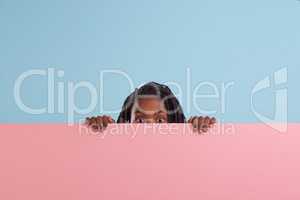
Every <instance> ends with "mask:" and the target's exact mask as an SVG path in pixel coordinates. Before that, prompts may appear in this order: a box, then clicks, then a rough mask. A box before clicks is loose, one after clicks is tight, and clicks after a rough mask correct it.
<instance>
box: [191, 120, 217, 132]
mask: <svg viewBox="0 0 300 200" xmlns="http://www.w3.org/2000/svg"><path fill="white" fill-rule="evenodd" d="M188 123H191V124H192V126H193V131H194V132H198V133H205V132H207V131H208V129H209V128H211V127H212V126H213V125H214V124H215V123H216V118H214V117H201V116H200V117H198V116H195V117H191V118H190V119H189V120H188Z"/></svg>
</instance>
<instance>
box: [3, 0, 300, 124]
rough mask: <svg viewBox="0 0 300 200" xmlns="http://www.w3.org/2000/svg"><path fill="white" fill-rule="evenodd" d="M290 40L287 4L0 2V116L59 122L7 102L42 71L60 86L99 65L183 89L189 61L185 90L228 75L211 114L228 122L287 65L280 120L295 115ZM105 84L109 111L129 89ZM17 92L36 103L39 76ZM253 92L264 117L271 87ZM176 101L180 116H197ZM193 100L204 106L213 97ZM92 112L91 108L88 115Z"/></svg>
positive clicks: (296, 60) (291, 5)
mask: <svg viewBox="0 0 300 200" xmlns="http://www.w3.org/2000/svg"><path fill="white" fill-rule="evenodd" d="M299 36H300V2H299V1H297V0H264V1H261V0H251V1H240V0H227V1H224V0H222V1H221V0H217V1H211V0H197V1H196V0H195V1H191V0H187V1H175V0H164V1H161V0H152V1H143V0H133V1H126V0H118V1H116V0H99V1H89V0H87V1H66V0H52V1H38V0H27V1H25V0H24V1H22V0H21V1H15V0H0V67H1V73H0V80H1V84H0V91H1V99H0V102H1V105H0V112H1V114H0V122H2V123H6V122H22V123H23V122H65V121H66V114H58V113H56V114H42V115H30V114H27V113H24V112H23V111H22V110H20V109H19V108H18V107H17V105H16V103H15V101H14V97H13V87H14V81H15V80H16V78H17V77H18V76H19V75H20V74H21V73H23V72H24V71H27V70H29V69H47V68H48V67H53V68H55V69H57V70H58V69H61V70H64V72H65V76H64V78H63V79H60V81H64V82H65V83H67V82H68V81H73V82H75V83H76V81H81V80H86V81H90V82H91V83H93V84H95V85H97V84H98V80H99V71H101V70H103V69H120V70H123V71H124V72H126V73H127V74H128V75H129V76H130V77H131V78H132V79H133V81H134V83H135V84H136V86H137V85H139V84H141V83H143V82H147V81H158V82H166V81H173V82H177V83H179V84H181V85H182V87H183V89H184V87H185V86H186V75H185V73H186V68H187V67H189V68H190V71H191V78H192V82H191V83H192V84H191V85H192V87H195V86H196V85H197V83H199V82H201V81H211V82H214V83H215V84H216V85H217V86H220V84H221V83H222V82H230V81H234V86H233V87H232V88H231V89H229V90H228V97H227V101H226V102H227V103H226V108H227V110H226V112H225V113H220V112H219V111H218V112H217V113H216V114H215V116H217V117H218V118H220V119H222V120H224V121H235V122H243V121H245V122H255V121H257V119H256V118H255V116H254V114H253V113H252V112H251V109H250V92H251V90H252V88H253V86H254V85H255V84H256V83H257V81H259V80H261V79H263V78H265V77H266V76H268V75H272V74H273V72H275V71H276V70H278V69H281V68H282V67H288V76H289V77H288V92H289V95H288V98H289V112H288V117H289V121H291V122H293V121H300V120H299V119H300V106H299V102H300V92H299V91H300V90H299V86H300V84H299V83H300V81H299V75H300V39H299ZM105 84H106V86H105V87H106V91H109V92H105V97H104V99H105V102H104V105H105V107H106V108H107V109H109V108H119V107H120V106H121V104H122V103H123V101H124V99H125V97H126V95H128V93H129V92H130V91H129V87H128V84H127V81H126V80H125V79H124V78H122V77H120V76H110V77H107V80H105ZM174 92H176V91H174ZM183 92H185V91H183ZM22 97H23V99H24V102H26V104H30V105H32V106H40V105H45V104H46V101H47V87H46V79H45V78H44V77H35V78H33V79H31V80H28V81H27V82H26V83H24V86H23V89H22ZM257 98H258V99H257V102H258V104H257V109H258V110H260V111H261V112H264V113H268V114H269V115H272V110H273V107H274V90H269V91H266V93H265V94H262V95H258V97H257ZM76 102H77V104H78V105H80V106H82V107H85V106H86V105H87V104H88V103H89V97H88V93H87V92H86V91H84V90H82V91H78V94H77V95H76ZM181 102H182V104H183V107H184V110H185V111H186V114H187V116H190V115H194V114H200V113H197V112H196V110H195V109H193V108H192V109H191V112H187V108H186V104H187V102H186V100H185V99H182V100H181ZM202 104H203V105H204V107H205V106H206V105H207V107H209V106H212V108H213V106H214V105H215V102H207V104H206V103H205V102H202ZM94 114H99V108H98V107H96V109H95V110H94V111H93V112H92V113H90V114H88V116H89V115H94ZM104 114H105V113H104ZM85 116H86V115H85ZM113 116H114V117H116V114H114V115H113ZM82 117H84V116H80V115H79V116H78V115H77V116H76V118H77V119H80V118H82Z"/></svg>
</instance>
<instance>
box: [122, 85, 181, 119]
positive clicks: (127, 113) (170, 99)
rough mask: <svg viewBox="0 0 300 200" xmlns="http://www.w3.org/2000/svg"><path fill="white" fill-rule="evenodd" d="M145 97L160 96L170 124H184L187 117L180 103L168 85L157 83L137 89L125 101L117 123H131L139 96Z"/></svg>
mask: <svg viewBox="0 0 300 200" xmlns="http://www.w3.org/2000/svg"><path fill="white" fill-rule="evenodd" d="M143 95H156V96H158V97H159V98H160V99H161V100H162V101H163V102H164V105H165V108H166V110H167V115H168V123H184V122H185V116H184V114H183V111H182V108H181V106H180V103H179V101H178V100H177V98H176V97H175V95H174V94H173V93H172V91H171V90H170V88H169V87H168V86H166V85H162V84H159V83H156V82H149V83H147V84H145V85H143V86H141V87H140V88H138V89H135V91H134V92H132V93H131V94H130V95H129V96H128V97H127V98H126V100H125V102H124V104H123V106H122V110H121V112H120V115H119V117H118V120H117V123H130V122H131V111H132V108H133V105H134V102H135V100H136V98H137V97H138V96H143Z"/></svg>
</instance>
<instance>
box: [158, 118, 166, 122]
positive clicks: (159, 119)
mask: <svg viewBox="0 0 300 200" xmlns="http://www.w3.org/2000/svg"><path fill="white" fill-rule="evenodd" d="M166 121H167V120H166V119H164V118H158V119H157V120H156V122H157V123H166Z"/></svg>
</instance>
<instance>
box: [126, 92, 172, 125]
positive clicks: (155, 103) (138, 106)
mask: <svg viewBox="0 0 300 200" xmlns="http://www.w3.org/2000/svg"><path fill="white" fill-rule="evenodd" d="M131 121H132V122H133V123H167V122H168V115H167V111H166V108H165V106H164V103H163V101H161V100H160V99H159V98H158V97H155V96H154V97H153V96H147V97H140V98H138V99H137V100H136V102H135V104H134V106H133V109H132V114H131Z"/></svg>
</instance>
